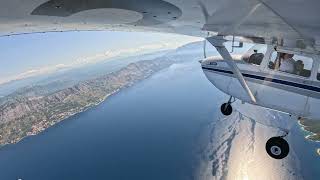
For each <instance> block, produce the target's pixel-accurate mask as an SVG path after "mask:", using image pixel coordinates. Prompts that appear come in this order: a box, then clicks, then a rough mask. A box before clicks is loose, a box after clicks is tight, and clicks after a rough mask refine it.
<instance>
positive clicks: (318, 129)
mask: <svg viewBox="0 0 320 180" xmlns="http://www.w3.org/2000/svg"><path fill="white" fill-rule="evenodd" d="M299 124H300V125H301V126H302V128H303V130H305V131H308V132H310V133H311V134H310V135H308V136H306V138H307V139H310V140H312V141H320V121H319V120H310V119H305V118H301V119H300V120H299Z"/></svg>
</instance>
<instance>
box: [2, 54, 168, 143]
mask: <svg viewBox="0 0 320 180" xmlns="http://www.w3.org/2000/svg"><path fill="white" fill-rule="evenodd" d="M172 63H173V61H169V60H165V59H157V60H152V61H139V62H137V63H132V64H129V65H128V66H126V67H124V68H122V69H120V70H118V71H116V72H113V73H109V74H106V75H103V76H100V77H98V78H95V79H91V80H87V81H83V82H80V83H78V84H76V85H74V86H73V87H70V88H66V89H62V90H58V91H56V89H55V92H53V91H49V90H46V89H41V93H39V92H37V93H33V92H32V89H30V88H26V89H25V91H23V90H21V91H19V93H15V94H11V95H9V96H10V97H9V96H8V97H5V98H2V102H1V103H0V145H4V144H8V143H16V142H18V141H20V140H21V139H22V138H23V137H25V136H28V135H35V134H37V133H39V132H41V131H43V130H45V129H46V128H48V127H50V126H52V125H54V124H55V123H57V122H59V121H61V120H64V119H66V118H67V117H70V116H72V115H74V114H76V113H79V112H81V111H84V110H86V109H87V108H90V107H92V106H94V105H97V104H99V103H100V102H102V101H103V100H104V99H105V98H107V97H108V96H110V95H112V94H114V93H115V92H117V91H119V90H120V89H123V88H126V87H130V86H131V85H133V84H134V83H135V82H138V81H141V80H143V79H145V78H148V77H150V76H151V75H152V74H154V73H155V72H158V71H160V70H161V69H163V68H166V67H168V66H170V65H171V64H172ZM35 91H39V87H35ZM47 92H52V93H49V94H47Z"/></svg>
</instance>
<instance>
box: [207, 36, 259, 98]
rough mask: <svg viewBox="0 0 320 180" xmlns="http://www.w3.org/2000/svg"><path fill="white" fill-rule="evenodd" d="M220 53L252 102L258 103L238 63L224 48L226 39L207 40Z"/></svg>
mask: <svg viewBox="0 0 320 180" xmlns="http://www.w3.org/2000/svg"><path fill="white" fill-rule="evenodd" d="M206 39H207V40H208V41H209V42H210V43H211V44H212V45H213V46H214V47H215V48H216V49H217V51H218V52H219V54H220V55H221V56H222V58H223V59H224V60H226V62H227V63H228V65H229V67H230V68H231V70H232V72H233V74H234V75H235V76H236V78H237V79H238V80H239V82H240V84H241V86H242V87H243V89H244V90H245V91H246V92H247V94H248V96H249V98H250V100H251V102H252V103H254V104H255V103H256V102H257V101H256V98H255V97H254V95H253V93H252V91H251V90H250V88H249V86H248V84H247V82H246V80H245V79H244V77H243V75H242V74H241V72H240V70H239V68H238V66H237V65H236V63H235V62H234V61H233V59H232V57H231V55H230V53H229V51H228V50H227V48H226V47H225V46H224V43H225V42H226V40H225V39H223V37H222V36H212V37H208V38H206Z"/></svg>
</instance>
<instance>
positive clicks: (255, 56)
mask: <svg viewBox="0 0 320 180" xmlns="http://www.w3.org/2000/svg"><path fill="white" fill-rule="evenodd" d="M266 52H267V46H266V45H264V44H259V45H255V46H253V47H252V48H250V49H249V51H248V52H247V53H245V54H244V55H243V56H242V60H243V61H245V62H246V63H250V64H254V65H258V66H259V65H260V64H261V62H262V60H263V58H264V55H265V54H266Z"/></svg>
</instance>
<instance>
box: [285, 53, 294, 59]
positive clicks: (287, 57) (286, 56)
mask: <svg viewBox="0 0 320 180" xmlns="http://www.w3.org/2000/svg"><path fill="white" fill-rule="evenodd" d="M292 57H293V54H288V53H284V54H283V59H290V58H292Z"/></svg>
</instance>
